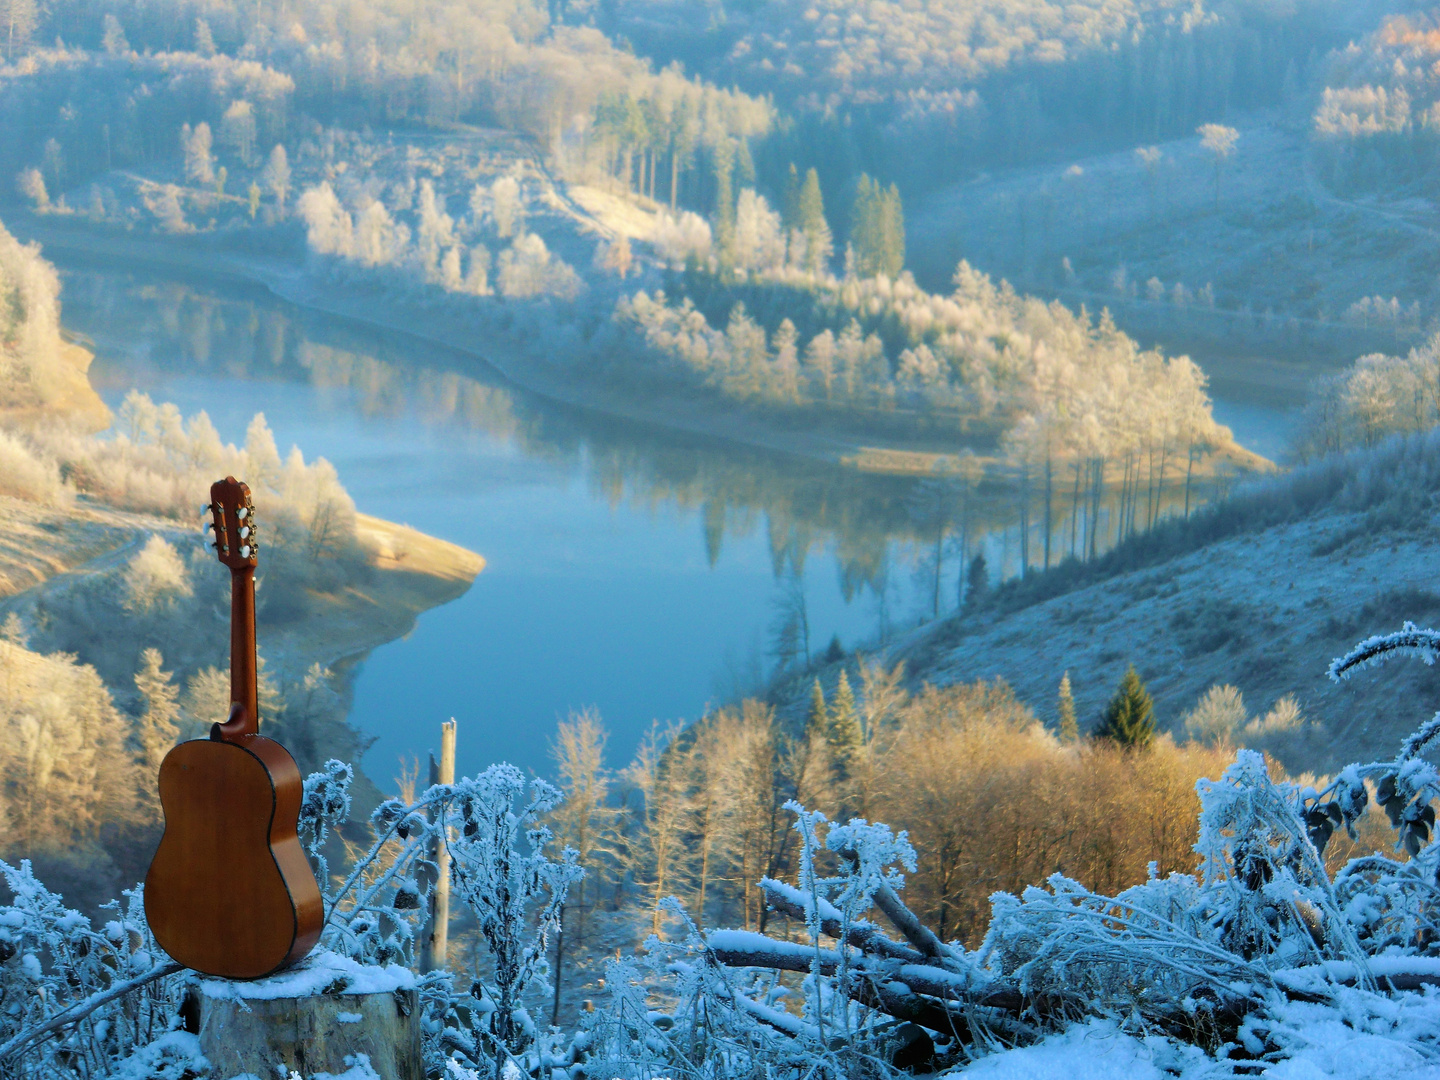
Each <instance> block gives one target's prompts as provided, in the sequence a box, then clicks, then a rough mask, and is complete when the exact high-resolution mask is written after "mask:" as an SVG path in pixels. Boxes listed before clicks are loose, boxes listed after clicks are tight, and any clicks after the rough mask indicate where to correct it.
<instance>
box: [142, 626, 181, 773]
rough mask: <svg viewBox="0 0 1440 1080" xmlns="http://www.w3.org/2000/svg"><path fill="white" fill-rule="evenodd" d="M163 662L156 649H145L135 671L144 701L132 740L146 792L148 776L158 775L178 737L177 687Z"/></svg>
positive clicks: (178, 696) (178, 701) (178, 699)
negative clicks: (136, 749) (135, 745)
mask: <svg viewBox="0 0 1440 1080" xmlns="http://www.w3.org/2000/svg"><path fill="white" fill-rule="evenodd" d="M164 662H165V661H164V658H163V657H161V655H160V650H159V649H153V648H152V649H146V650H145V651H144V652H142V653H141V654H140V667H139V668H138V669H137V670H136V672H135V689H136V690H137V691H138V692H139V694H140V700H141V702H142V703H143V705H144V711H143V712H142V713H141V714H140V719H139V720H138V721H137V722H136V729H135V741H136V743H137V744H138V746H139V749H140V765H141V772H142V775H143V777H144V780H143V781H142V784H143V786H142V790H143V791H146V792H149V791H150V790H151V785H150V784H149V783H148V781H149V779H150V778H152V777H155V776H158V775H159V773H160V762H161V761H162V760H164V758H165V755H166V754H168V753H169V752H170V749H171V747H173V746H174V745H175V743H176V741H177V740H178V739H179V737H180V691H179V688H178V687H176V686H175V685H174V683H172V682H171V675H170V673H169V672H168V671H166V670H164V667H163V664H164Z"/></svg>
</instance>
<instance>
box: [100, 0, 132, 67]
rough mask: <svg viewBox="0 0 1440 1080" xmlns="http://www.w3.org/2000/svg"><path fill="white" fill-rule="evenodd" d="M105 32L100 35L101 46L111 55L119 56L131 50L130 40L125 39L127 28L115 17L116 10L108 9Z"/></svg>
mask: <svg viewBox="0 0 1440 1080" xmlns="http://www.w3.org/2000/svg"><path fill="white" fill-rule="evenodd" d="M103 25H104V33H102V34H101V36H100V47H101V48H102V49H104V50H105V51H106V52H107V53H109V54H110V55H111V56H119V55H121V54H122V53H127V52H129V51H130V42H128V41H126V40H125V28H124V27H123V26H121V25H120V20H119V19H117V18H116V17H115V14H114V12H110V11H107V12H106V13H105V20H104V23H103Z"/></svg>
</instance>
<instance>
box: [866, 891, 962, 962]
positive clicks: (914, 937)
mask: <svg viewBox="0 0 1440 1080" xmlns="http://www.w3.org/2000/svg"><path fill="white" fill-rule="evenodd" d="M875 906H876V907H878V908H879V909H880V910H881V911H883V912H884V913H885V917H886V918H887V919H889V920H890V921H891V922H892V923H894V924H895V929H896V930H899V931H900V933H901V934H902V935H903V936H904V938H905V940H906V941H908V942H910V944H911V945H913V946H915V948H917V949H919V950H920V952H921V953H923V954H924V955H925V956H927V957H930V958H931V959H932V960H939V961H940V962H941V963H943V964H945V965H946V966H947V967H954V968H960V967H962V966H963V965H962V964H961V962H960V958H959V957H958V956H956V955H955V951H954V950H953V949H951V948H950V946H949V945H946V944H945V943H944V942H943V941H941V940H940V939H939V938H938V937H937V936H936V935H935V931H933V930H931V929H930V928H929V927H928V926H926V925H925V924H924V923H922V922H921V921H920V920H919V919H918V918H916V916H915V913H914V912H913V911H911V910H910V909H909V908H908V907H906V906H905V903H904V901H902V900H901V899H900V897H898V896H896V895H895V890H894V889H892V888H890V886H889V885H886V884H885V883H884V882H881V883H880V886H879V887H878V888H877V889H876V890H875Z"/></svg>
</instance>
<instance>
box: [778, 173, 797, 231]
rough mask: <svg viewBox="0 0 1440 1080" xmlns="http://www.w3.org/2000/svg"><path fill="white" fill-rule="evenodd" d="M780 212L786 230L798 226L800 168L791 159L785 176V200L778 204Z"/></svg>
mask: <svg viewBox="0 0 1440 1080" xmlns="http://www.w3.org/2000/svg"><path fill="white" fill-rule="evenodd" d="M780 214H781V217H782V219H783V220H784V223H785V228H786V230H787V231H788V230H790V229H798V228H800V170H799V169H797V168H795V163H794V162H793V161H792V162H791V163H790V172H789V175H787V176H786V177H785V201H784V202H783V203H781V204H780Z"/></svg>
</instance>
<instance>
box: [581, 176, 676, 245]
mask: <svg viewBox="0 0 1440 1080" xmlns="http://www.w3.org/2000/svg"><path fill="white" fill-rule="evenodd" d="M566 193H567V194H568V195H569V196H570V198H571V199H573V200H574V201H575V203H576V204H577V205H578V206H579V207H580V208H581V209H582V210H584V211H585V212H586V213H587V214H589V215H590V216H591V217H593V218H594V219H595V220H596V221H598V222H600V224H601V225H603V226H604V227H605V228H606V229H609V230H610V231H611V232H613V233H615V234H616V235H617V236H626V237H629V238H630V239H631V240H649V239H650V237H651V236H653V235H654V233H655V221H656V218H657V217H658V214H657V213H655V212H652V211H650V210H647V209H645V208H644V207H642V206H641V205H639V203H638V202H637V200H638V198H639V197H638V196H635V195H631V196H629V197H628V198H626V197H622V196H620V195H616V194H614V193H613V192H609V191H602V190H601V189H600V188H595V187H587V186H585V185H583V184H570V185H568V186H567V187H566ZM646 201H647V202H648V201H649V200H646Z"/></svg>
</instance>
